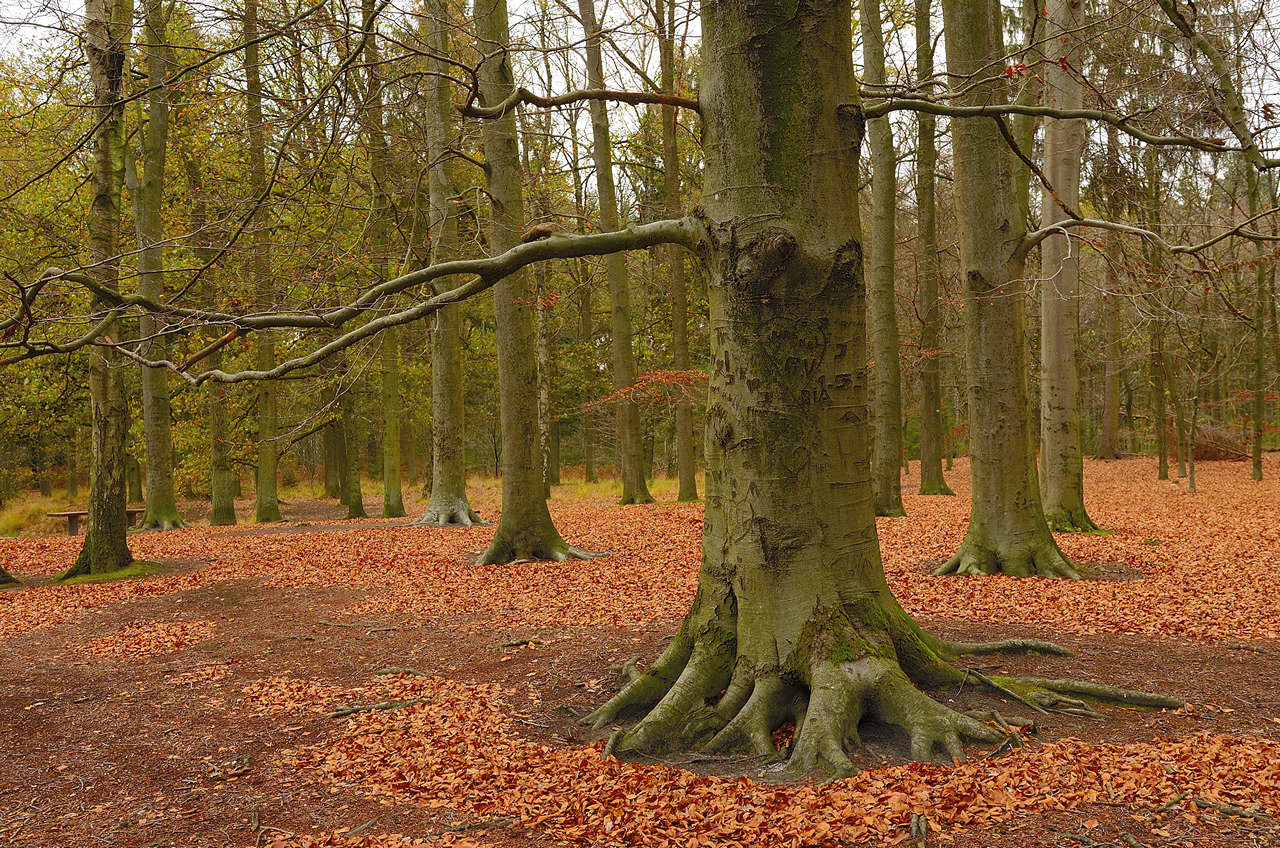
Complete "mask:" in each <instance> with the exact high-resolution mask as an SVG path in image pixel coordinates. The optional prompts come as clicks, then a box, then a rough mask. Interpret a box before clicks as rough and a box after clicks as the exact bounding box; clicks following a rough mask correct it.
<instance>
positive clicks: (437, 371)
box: [413, 0, 488, 527]
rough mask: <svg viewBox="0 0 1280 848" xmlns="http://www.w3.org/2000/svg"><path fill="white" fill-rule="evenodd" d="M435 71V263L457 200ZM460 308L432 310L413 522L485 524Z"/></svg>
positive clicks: (432, 41) (430, 10)
mask: <svg viewBox="0 0 1280 848" xmlns="http://www.w3.org/2000/svg"><path fill="white" fill-rule="evenodd" d="M425 8H426V9H427V33H426V40H427V45H428V47H429V48H430V49H431V50H432V52H433V53H434V54H435V55H436V56H447V55H449V40H448V36H447V32H448V30H447V29H446V26H445V22H446V9H445V3H444V2H443V0H430V2H429V3H428V4H427V5H426V7H425ZM430 62H431V67H432V69H433V70H434V71H435V72H436V73H435V75H434V76H432V77H431V78H430V80H429V89H428V99H429V102H428V103H427V108H426V110H425V112H424V115H425V120H426V128H427V155H428V157H429V158H430V161H431V163H432V164H431V170H430V172H429V173H428V180H427V186H428V208H429V215H428V218H429V221H430V225H431V259H432V261H433V262H440V261H444V260H446V259H449V258H450V257H452V256H453V255H455V254H456V253H457V251H458V247H459V245H458V218H457V211H456V210H457V208H458V206H457V204H456V203H454V198H455V197H456V195H457V190H456V189H455V188H454V182H453V173H452V167H451V164H450V159H449V157H448V156H447V155H446V150H447V148H448V147H449V137H450V126H451V120H452V111H453V110H452V106H451V104H450V102H449V83H448V79H447V76H446V74H445V69H444V67H443V63H441V62H439V61H438V60H436V59H431V60H430ZM462 379H463V374H462V307H461V305H459V304H454V305H452V306H446V307H445V308H443V309H441V310H440V311H439V312H437V313H436V315H435V329H434V330H433V331H432V333H431V412H432V428H431V445H432V451H431V462H432V465H431V494H430V497H429V498H428V499H427V508H426V510H425V511H424V512H423V513H422V515H421V516H419V517H418V518H417V519H415V520H414V522H413V523H414V524H420V525H428V526H452V525H457V526H462V527H470V526H471V525H473V524H487V523H488V522H487V521H485V520H483V519H482V518H480V516H478V515H476V513H475V510H473V509H472V508H471V503H470V501H468V499H467V454H466V412H465V410H464V409H463V402H462V401H463V384H462Z"/></svg>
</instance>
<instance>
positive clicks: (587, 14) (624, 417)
mask: <svg viewBox="0 0 1280 848" xmlns="http://www.w3.org/2000/svg"><path fill="white" fill-rule="evenodd" d="M578 10H579V13H580V14H581V16H582V28H583V30H585V32H586V36H587V40H586V53H587V87H588V88H594V89H602V88H604V69H603V65H602V63H601V59H600V27H599V25H598V24H597V23H596V10H595V4H594V2H593V0H578ZM588 109H589V110H590V114H591V156H592V159H593V160H594V161H595V166H596V192H597V194H598V196H599V201H600V227H601V229H602V230H603V231H604V232H614V231H616V230H617V229H618V198H617V192H616V190H615V188H614V183H613V152H612V149H611V146H610V141H609V114H608V112H607V111H606V110H605V104H604V101H602V100H592V101H591V103H590V104H588ZM605 273H606V275H607V276H608V278H609V316H610V321H609V326H610V330H611V337H612V344H613V385H614V388H615V389H626V388H630V387H631V385H632V384H633V383H634V382H635V381H636V358H635V352H634V351H633V350H632V347H631V344H632V338H631V336H632V331H631V292H630V288H629V286H630V283H629V281H628V279H627V258H626V255H625V254H622V253H612V254H610V255H608V256H606V257H605ZM617 410H618V451H619V453H620V454H621V459H622V462H621V463H620V464H621V466H622V500H621V503H624V504H629V503H652V502H653V495H651V494H649V483H648V463H646V462H645V461H644V444H643V441H642V440H641V437H640V407H639V406H638V405H637V404H636V403H635V401H633V400H630V399H628V398H623V399H621V400H619V401H618V404H617Z"/></svg>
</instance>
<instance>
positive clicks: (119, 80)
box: [61, 0, 133, 577]
mask: <svg viewBox="0 0 1280 848" xmlns="http://www.w3.org/2000/svg"><path fill="white" fill-rule="evenodd" d="M132 27H133V4H132V3H131V2H129V0H88V2H86V3H85V55H86V57H87V58H88V63H89V77H90V80H91V81H92V83H93V104H94V110H95V117H96V118H97V120H98V128H97V136H96V138H95V139H94V147H93V167H92V172H91V180H92V185H93V201H92V203H91V204H90V207H89V220H88V225H87V228H86V229H87V233H88V240H87V241H88V243H87V248H88V254H89V262H90V267H89V273H91V274H92V275H93V276H94V277H95V278H96V279H97V281H98V282H99V283H100V284H101V285H103V286H105V287H107V288H109V289H112V290H118V288H119V284H120V270H119V266H118V265H117V262H118V261H119V259H118V245H119V231H120V194H121V185H122V183H123V180H124V164H125V163H124V149H125V144H124V104H123V99H122V98H123V94H124V79H125V76H126V74H127V68H128V61H127V54H128V49H129V39H130V35H131V32H132ZM105 307H106V303H104V302H102V301H98V302H97V303H96V308H98V309H104V308H105ZM114 335H115V329H114V326H113V325H109V326H107V327H104V328H103V330H102V336H103V337H104V340H105V339H110V338H112V337H113V336H114ZM124 367H125V366H124V362H123V360H122V357H121V356H120V355H119V354H118V353H116V351H115V349H114V348H112V347H111V346H110V345H109V344H101V345H95V346H94V347H93V348H92V349H91V350H90V352H89V422H90V440H91V443H90V448H91V454H90V460H89V519H88V522H87V524H86V530H85V536H84V547H83V548H81V549H80V555H79V556H78V557H76V561H75V564H74V565H72V566H71V568H70V569H69V570H67V571H66V572H65V573H64V574H62V575H61V576H62V577H75V576H78V575H81V574H103V573H107V572H111V571H116V570H118V569H121V568H124V567H125V566H127V565H129V563H131V562H133V555H132V554H131V553H130V552H129V544H128V541H127V539H126V537H125V530H126V528H127V526H128V518H127V514H126V512H125V506H126V501H125V466H126V457H125V444H126V439H127V436H128V432H129V409H128V402H127V397H126V393H125V387H124Z"/></svg>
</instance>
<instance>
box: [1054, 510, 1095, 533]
mask: <svg viewBox="0 0 1280 848" xmlns="http://www.w3.org/2000/svg"><path fill="white" fill-rule="evenodd" d="M1044 519H1045V521H1046V522H1048V524H1049V529H1050V530H1052V531H1054V532H1055V533H1098V532H1101V530H1102V528H1101V527H1099V526H1098V525H1097V524H1095V523H1094V521H1093V519H1092V518H1090V517H1089V513H1087V512H1085V511H1084V507H1083V506H1082V507H1080V508H1079V509H1066V508H1063V509H1059V510H1054V511H1046V512H1045V514H1044Z"/></svg>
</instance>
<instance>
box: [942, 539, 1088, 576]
mask: <svg viewBox="0 0 1280 848" xmlns="http://www.w3.org/2000/svg"><path fill="white" fill-rule="evenodd" d="M1045 535H1046V536H1047V535H1048V534H1047V533H1046V534H1045ZM933 573H934V575H935V576H938V577H942V576H945V575H948V574H955V575H959V576H964V575H972V576H981V575H985V574H1008V575H1010V576H1012V577H1065V578H1067V579H1070V580H1079V579H1080V572H1079V571H1077V570H1076V567H1075V566H1074V565H1072V563H1071V560H1069V559H1067V558H1066V556H1064V555H1063V553H1062V551H1060V550H1058V546H1057V545H1056V544H1054V542H1053V539H1052V537H1050V538H1049V541H1048V542H1047V543H1045V544H1040V545H1032V546H1028V547H1025V548H1023V549H1021V550H1014V551H1007V552H1001V551H997V550H994V549H993V548H989V547H985V546H983V545H980V544H977V543H975V542H973V541H971V540H970V539H968V538H966V539H965V541H964V542H963V543H962V544H961V545H960V550H958V551H956V553H955V555H954V556H952V557H951V559H949V560H947V561H946V562H944V563H943V564H942V565H940V566H938V568H936V569H935V570H934V572H933Z"/></svg>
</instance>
